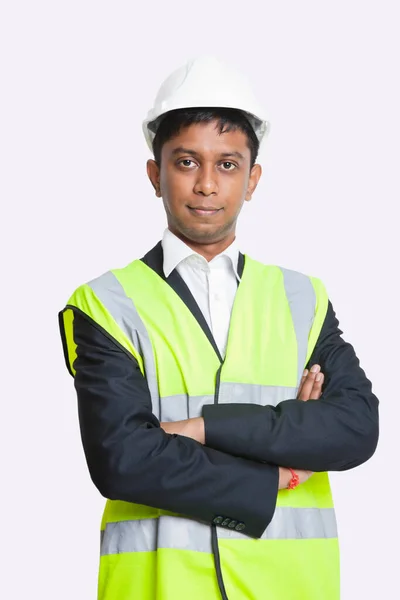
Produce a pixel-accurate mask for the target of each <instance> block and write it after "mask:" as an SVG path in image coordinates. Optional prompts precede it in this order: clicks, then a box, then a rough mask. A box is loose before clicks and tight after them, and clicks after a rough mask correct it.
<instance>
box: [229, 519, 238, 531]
mask: <svg viewBox="0 0 400 600" xmlns="http://www.w3.org/2000/svg"><path fill="white" fill-rule="evenodd" d="M236 525H237V521H235V520H234V519H232V521H231V522H230V523H229V524H228V527H230V528H231V529H234V528H235V527H236Z"/></svg>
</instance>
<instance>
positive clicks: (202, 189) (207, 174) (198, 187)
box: [194, 165, 218, 196]
mask: <svg viewBox="0 0 400 600" xmlns="http://www.w3.org/2000/svg"><path fill="white" fill-rule="evenodd" d="M194 192H195V193H196V194H203V195H204V196H209V195H210V194H217V193H218V181H217V173H216V172H215V170H214V168H213V166H212V165H203V166H202V167H200V169H199V170H198V176H197V180H196V183H195V186H194Z"/></svg>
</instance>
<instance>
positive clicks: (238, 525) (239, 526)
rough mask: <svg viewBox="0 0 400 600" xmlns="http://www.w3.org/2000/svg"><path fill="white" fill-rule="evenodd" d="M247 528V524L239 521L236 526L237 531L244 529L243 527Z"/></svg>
mask: <svg viewBox="0 0 400 600" xmlns="http://www.w3.org/2000/svg"><path fill="white" fill-rule="evenodd" d="M245 528H246V525H245V524H244V523H238V524H237V525H236V527H235V529H236V531H243V529H245Z"/></svg>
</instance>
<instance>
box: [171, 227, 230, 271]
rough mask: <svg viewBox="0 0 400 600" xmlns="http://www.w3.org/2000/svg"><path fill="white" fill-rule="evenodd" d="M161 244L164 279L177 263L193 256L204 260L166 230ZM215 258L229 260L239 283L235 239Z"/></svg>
mask: <svg viewBox="0 0 400 600" xmlns="http://www.w3.org/2000/svg"><path fill="white" fill-rule="evenodd" d="M161 243H162V248H163V254H164V262H163V270H164V275H165V277H169V275H170V274H171V273H172V271H173V270H174V269H175V268H176V267H177V266H178V265H179V263H181V262H182V261H183V260H185V259H186V258H188V257H189V256H193V255H195V256H200V257H201V258H202V259H204V257H202V256H201V254H199V253H198V252H195V251H194V250H192V248H189V246H187V244H185V242H183V241H182V240H181V239H179V238H178V237H177V236H176V235H175V234H174V233H172V231H170V230H169V229H168V228H167V229H166V230H165V231H164V235H163V238H162V242H161ZM217 256H227V257H228V258H229V259H230V264H231V265H232V269H233V271H234V273H235V276H236V278H237V279H238V281H240V277H239V275H238V272H237V265H238V260H239V248H238V245H237V241H236V239H234V240H233V242H232V244H231V245H230V246H228V248H226V249H225V250H224V251H223V252H221V254H218V255H217ZM215 258H217V257H214V258H213V259H212V260H215ZM204 260H206V259H204ZM211 262H212V261H211Z"/></svg>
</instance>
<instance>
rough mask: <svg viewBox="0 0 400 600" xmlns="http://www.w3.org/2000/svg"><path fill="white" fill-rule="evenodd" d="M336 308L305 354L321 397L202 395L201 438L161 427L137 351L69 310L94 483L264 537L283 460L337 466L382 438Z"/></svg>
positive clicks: (110, 494)
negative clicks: (267, 402) (267, 400)
mask: <svg viewBox="0 0 400 600" xmlns="http://www.w3.org/2000/svg"><path fill="white" fill-rule="evenodd" d="M329 311H331V312H329ZM332 313H333V311H332V309H331V307H330V308H329V310H328V315H327V318H326V320H325V323H324V326H323V329H322V331H321V335H320V338H319V340H318V342H317V345H316V348H315V351H314V353H313V355H312V356H311V357H310V361H309V364H319V365H321V369H322V371H323V373H324V375H325V387H324V389H323V390H322V392H323V393H322V395H321V397H320V398H319V399H318V400H311V399H310V400H308V401H307V402H303V401H302V400H300V399H293V400H286V401H284V402H281V403H280V404H278V406H277V407H268V406H267V407H264V406H260V405H253V406H252V405H238V404H224V405H207V406H205V407H204V409H203V415H202V417H201V418H200V419H199V420H198V421H197V424H198V425H199V424H200V423H201V422H202V419H204V436H203V437H204V440H203V441H204V442H205V444H204V445H203V444H201V443H199V441H197V439H191V437H188V436H186V435H184V434H181V435H177V434H172V435H168V434H167V433H166V432H165V431H164V430H163V429H162V427H161V426H160V422H159V421H158V419H157V418H156V417H155V416H154V414H153V413H152V406H151V399H150V394H149V390H148V386H147V381H146V379H145V378H144V377H143V376H142V374H141V372H140V369H139V366H138V364H137V363H136V361H135V360H134V359H133V357H132V356H130V355H129V356H128V354H127V353H126V352H125V351H124V349H123V348H122V347H119V346H118V345H117V344H116V343H114V341H112V340H111V339H110V338H109V336H107V335H105V333H104V332H103V331H102V330H101V328H99V327H98V326H96V324H94V323H93V322H91V321H90V320H89V319H86V318H85V317H84V316H82V315H81V314H78V313H77V314H75V319H74V341H75V343H76V344H77V358H76V360H75V363H74V367H75V370H76V375H75V380H74V383H75V388H76V391H77V397H78V413H79V425H80V430H81V438H82V443H83V447H84V451H85V456H86V460H87V464H88V468H89V472H90V475H91V478H92V481H93V482H94V484H95V485H96V487H97V489H98V490H99V491H100V493H101V494H102V495H103V496H105V497H106V498H110V499H113V500H123V501H126V502H134V503H138V504H146V505H148V506H155V507H157V508H161V509H165V510H169V511H173V512H175V513H179V514H182V515H187V516H189V517H191V518H195V519H198V520H200V521H203V522H205V523H212V522H213V519H214V518H215V517H216V516H217V515H225V516H229V517H230V518H232V519H237V520H238V521H241V522H243V523H245V525H246V530H245V533H247V535H249V536H252V537H260V536H261V535H262V533H263V531H264V530H265V528H266V527H267V526H268V524H269V522H270V521H271V519H272V516H273V514H274V511H275V505H276V498H277V491H278V487H279V485H280V481H279V476H280V468H282V467H285V466H288V467H292V468H299V469H309V470H311V471H319V470H320V471H324V470H341V469H344V468H351V467H353V466H356V465H357V464H361V462H364V461H365V460H367V459H368V458H369V457H370V456H371V455H372V453H373V452H374V450H375V446H376V443H377V438H378V399H377V398H376V396H375V395H374V394H372V391H371V383H370V382H369V380H368V379H367V378H366V376H365V373H364V371H363V370H362V369H361V368H360V367H359V363H358V359H357V357H356V356H355V354H354V350H353V348H352V346H351V345H350V344H347V343H346V342H344V341H343V340H341V339H340V335H339V334H340V333H342V332H341V331H340V330H339V329H338V328H337V321H336V320H335V318H334V313H333V318H332ZM329 315H330V316H329ZM325 406H326V408H325ZM319 407H324V408H319ZM194 437H195V436H194Z"/></svg>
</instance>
